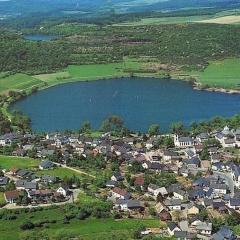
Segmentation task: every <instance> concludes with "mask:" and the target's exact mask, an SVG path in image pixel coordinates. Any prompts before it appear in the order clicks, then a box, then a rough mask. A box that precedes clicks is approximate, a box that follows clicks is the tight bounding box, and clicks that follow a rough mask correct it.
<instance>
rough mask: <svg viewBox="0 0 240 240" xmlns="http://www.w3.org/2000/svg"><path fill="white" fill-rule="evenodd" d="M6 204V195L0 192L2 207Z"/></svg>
mask: <svg viewBox="0 0 240 240" xmlns="http://www.w3.org/2000/svg"><path fill="white" fill-rule="evenodd" d="M5 203H6V201H5V197H4V193H2V192H0V206H2V205H4V204H5Z"/></svg>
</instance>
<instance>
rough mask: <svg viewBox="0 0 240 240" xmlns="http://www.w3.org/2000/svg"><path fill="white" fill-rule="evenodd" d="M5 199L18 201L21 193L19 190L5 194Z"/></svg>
mask: <svg viewBox="0 0 240 240" xmlns="http://www.w3.org/2000/svg"><path fill="white" fill-rule="evenodd" d="M5 197H6V199H16V198H18V197H19V193H18V191H17V190H13V191H8V192H5Z"/></svg>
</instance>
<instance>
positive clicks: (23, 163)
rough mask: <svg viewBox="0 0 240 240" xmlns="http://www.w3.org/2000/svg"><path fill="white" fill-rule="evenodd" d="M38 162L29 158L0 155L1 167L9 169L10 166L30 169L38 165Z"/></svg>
mask: <svg viewBox="0 0 240 240" xmlns="http://www.w3.org/2000/svg"><path fill="white" fill-rule="evenodd" d="M39 163H40V160H35V159H31V158H21V157H9V156H2V155H0V168H1V169H10V168H12V167H16V168H29V169H31V168H35V167H38V165H39Z"/></svg>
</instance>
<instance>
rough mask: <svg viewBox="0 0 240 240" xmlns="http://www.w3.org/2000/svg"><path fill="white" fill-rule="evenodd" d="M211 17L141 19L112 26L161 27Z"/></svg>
mask: <svg viewBox="0 0 240 240" xmlns="http://www.w3.org/2000/svg"><path fill="white" fill-rule="evenodd" d="M211 17H212V15H202V16H190V17H159V18H151V17H150V18H142V19H141V20H140V21H133V22H125V23H119V24H114V25H113V26H141V25H161V24H177V23H191V22H196V21H204V20H208V19H210V18H211Z"/></svg>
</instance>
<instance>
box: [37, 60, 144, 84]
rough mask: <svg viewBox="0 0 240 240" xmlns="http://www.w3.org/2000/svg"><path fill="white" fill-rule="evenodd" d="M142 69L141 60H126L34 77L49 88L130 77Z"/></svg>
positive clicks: (73, 66)
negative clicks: (79, 82) (62, 84)
mask: <svg viewBox="0 0 240 240" xmlns="http://www.w3.org/2000/svg"><path fill="white" fill-rule="evenodd" d="M140 67H141V62H140V60H138V59H134V58H126V59H124V61H123V62H121V63H107V64H90V65H70V66H68V67H67V68H66V69H65V70H64V71H61V72H56V73H50V74H40V75H34V78H36V79H38V80H41V81H43V82H45V83H46V84H47V86H54V85H58V84H61V83H68V82H76V81H86V80H88V81H90V80H98V79H103V78H112V77H124V76H129V73H128V72H129V71H133V72H134V71H137V70H139V68H140ZM125 70H127V71H125Z"/></svg>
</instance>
